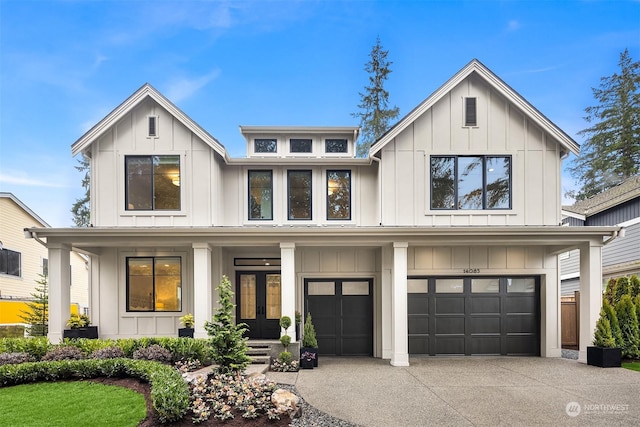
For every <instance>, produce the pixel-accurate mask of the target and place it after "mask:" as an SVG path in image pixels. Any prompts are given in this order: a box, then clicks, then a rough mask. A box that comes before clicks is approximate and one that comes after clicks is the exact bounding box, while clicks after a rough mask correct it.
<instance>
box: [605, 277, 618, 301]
mask: <svg viewBox="0 0 640 427" xmlns="http://www.w3.org/2000/svg"><path fill="white" fill-rule="evenodd" d="M616 282H617V280H616V279H614V278H611V279H609V280H608V281H607V287H606V289H605V291H604V299H605V300H607V301H608V302H609V304H613V293H614V290H615V288H616Z"/></svg>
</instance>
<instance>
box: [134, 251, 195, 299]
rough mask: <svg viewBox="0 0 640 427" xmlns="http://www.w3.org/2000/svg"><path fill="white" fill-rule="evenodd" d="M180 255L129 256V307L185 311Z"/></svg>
mask: <svg viewBox="0 0 640 427" xmlns="http://www.w3.org/2000/svg"><path fill="white" fill-rule="evenodd" d="M181 310H182V261H181V258H180V257H131V258H127V311H181Z"/></svg>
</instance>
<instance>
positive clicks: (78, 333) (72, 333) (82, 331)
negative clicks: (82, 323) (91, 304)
mask: <svg viewBox="0 0 640 427" xmlns="http://www.w3.org/2000/svg"><path fill="white" fill-rule="evenodd" d="M62 338H88V339H92V340H95V339H98V327H97V326H87V327H85V328H74V329H65V330H64V331H62Z"/></svg>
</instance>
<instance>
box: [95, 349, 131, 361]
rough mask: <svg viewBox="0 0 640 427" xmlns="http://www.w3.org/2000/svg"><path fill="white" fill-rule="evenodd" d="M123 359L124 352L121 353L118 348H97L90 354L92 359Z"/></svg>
mask: <svg viewBox="0 0 640 427" xmlns="http://www.w3.org/2000/svg"><path fill="white" fill-rule="evenodd" d="M123 357H125V356H124V351H122V349H121V348H120V347H115V346H112V347H104V348H99V349H98V350H95V351H94V352H93V353H91V358H92V359H117V358H123Z"/></svg>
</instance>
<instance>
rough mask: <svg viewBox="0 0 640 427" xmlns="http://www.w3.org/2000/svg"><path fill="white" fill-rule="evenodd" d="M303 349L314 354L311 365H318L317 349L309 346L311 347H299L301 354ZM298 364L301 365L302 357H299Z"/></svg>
mask: <svg viewBox="0 0 640 427" xmlns="http://www.w3.org/2000/svg"><path fill="white" fill-rule="evenodd" d="M305 351H307V352H309V353H313V354H315V355H316V357H315V359H313V366H314V367H316V368H317V367H318V349H317V348H311V347H300V354H301V355H302V353H304V352H305ZM300 364H301V365H300V366H302V358H300Z"/></svg>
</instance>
